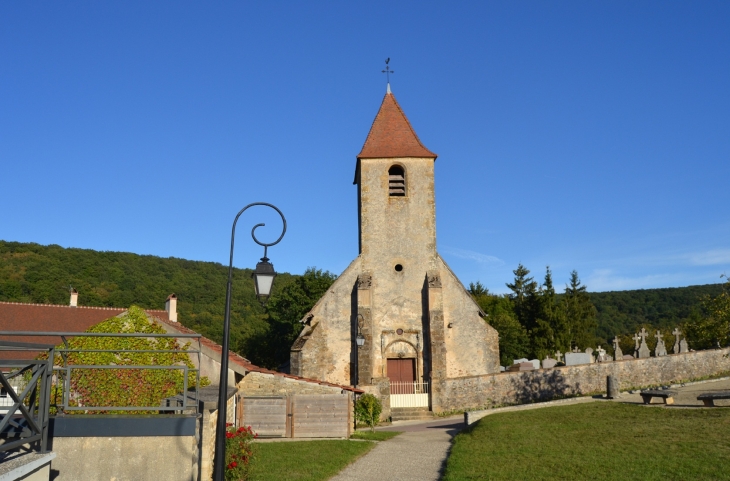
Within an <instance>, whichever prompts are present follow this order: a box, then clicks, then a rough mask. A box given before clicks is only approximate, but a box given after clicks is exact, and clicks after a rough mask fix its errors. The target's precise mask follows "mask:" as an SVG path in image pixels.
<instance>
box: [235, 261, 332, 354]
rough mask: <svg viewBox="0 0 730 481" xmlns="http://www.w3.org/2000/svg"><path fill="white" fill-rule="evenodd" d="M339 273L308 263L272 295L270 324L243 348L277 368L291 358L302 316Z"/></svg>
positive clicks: (269, 306) (242, 348)
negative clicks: (309, 265)
mask: <svg viewBox="0 0 730 481" xmlns="http://www.w3.org/2000/svg"><path fill="white" fill-rule="evenodd" d="M335 279H337V276H336V275H334V274H332V273H330V272H329V271H323V270H321V269H317V268H314V267H309V268H307V270H306V271H305V272H304V274H303V275H301V276H297V277H296V278H295V279H294V280H293V281H292V282H290V283H288V284H287V285H285V286H284V287H283V288H281V289H280V290H279V291H278V294H275V295H273V296H272V298H271V300H270V301H269V305H268V310H269V319H268V328H267V329H265V330H262V331H260V332H259V333H258V334H257V335H255V336H252V337H250V338H249V339H247V340H246V341H245V343H243V344H242V345H241V351H242V352H244V353H246V354H248V355H250V356H251V358H253V359H256V360H257V361H258V363H260V364H261V365H262V366H265V367H269V368H277V367H279V366H281V365H282V364H284V363H286V362H287V361H288V360H289V349H290V348H291V345H292V343H293V342H294V340H295V339H296V338H297V336H298V335H299V332H300V331H301V328H302V325H301V324H300V323H299V321H300V320H302V318H303V317H304V316H305V315H306V314H307V313H308V312H309V311H310V310H311V309H312V307H314V304H315V303H316V302H317V301H318V300H319V299H320V298H321V297H322V296H323V295H324V294H325V292H327V289H329V288H330V286H331V285H332V283H333V282H334V281H335Z"/></svg>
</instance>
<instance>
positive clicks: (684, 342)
mask: <svg viewBox="0 0 730 481" xmlns="http://www.w3.org/2000/svg"><path fill="white" fill-rule="evenodd" d="M679 352H681V353H684V352H689V346H687V339H682V340H681V341H679Z"/></svg>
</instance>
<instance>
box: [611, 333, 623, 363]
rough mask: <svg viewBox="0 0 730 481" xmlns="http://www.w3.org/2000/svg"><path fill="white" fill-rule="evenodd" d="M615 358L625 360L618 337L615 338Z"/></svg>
mask: <svg viewBox="0 0 730 481" xmlns="http://www.w3.org/2000/svg"><path fill="white" fill-rule="evenodd" d="M613 357H614V358H616V360H619V359H623V357H624V353H623V352H621V345H620V342H619V340H618V336H616V337H614V338H613Z"/></svg>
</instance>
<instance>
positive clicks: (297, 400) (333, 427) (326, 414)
mask: <svg viewBox="0 0 730 481" xmlns="http://www.w3.org/2000/svg"><path fill="white" fill-rule="evenodd" d="M291 399H292V416H291V417H292V428H291V434H292V437H293V438H346V437H348V436H349V431H350V424H351V422H352V420H351V419H350V404H351V403H350V396H348V395H347V394H308V395H305V394H298V395H295V396H292V398H291Z"/></svg>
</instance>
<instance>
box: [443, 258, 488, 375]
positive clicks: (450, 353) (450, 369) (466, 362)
mask: <svg viewBox="0 0 730 481" xmlns="http://www.w3.org/2000/svg"><path fill="white" fill-rule="evenodd" d="M439 261H440V264H441V266H440V269H439V270H440V272H441V282H442V286H443V311H444V324H445V329H444V341H445V345H446V376H445V377H447V378H454V377H463V376H477V375H482V374H490V373H497V372H499V336H498V334H497V331H496V330H495V329H494V328H493V327H492V326H490V325H489V324H487V322H486V321H485V320H484V319H482V318H481V317H480V316H479V307H478V306H477V305H476V304H475V303H474V301H473V300H472V298H471V296H470V295H469V293H468V292H466V290H465V289H464V287H463V286H462V284H461V282H460V281H459V279H457V278H456V276H455V275H454V273H453V272H451V269H449V267H448V266H447V265H446V263H445V262H444V261H443V259H441V258H440V257H439ZM449 324H451V327H448V325H449Z"/></svg>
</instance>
